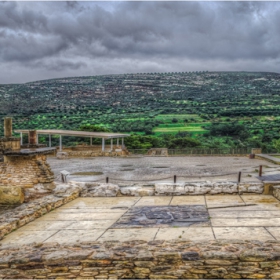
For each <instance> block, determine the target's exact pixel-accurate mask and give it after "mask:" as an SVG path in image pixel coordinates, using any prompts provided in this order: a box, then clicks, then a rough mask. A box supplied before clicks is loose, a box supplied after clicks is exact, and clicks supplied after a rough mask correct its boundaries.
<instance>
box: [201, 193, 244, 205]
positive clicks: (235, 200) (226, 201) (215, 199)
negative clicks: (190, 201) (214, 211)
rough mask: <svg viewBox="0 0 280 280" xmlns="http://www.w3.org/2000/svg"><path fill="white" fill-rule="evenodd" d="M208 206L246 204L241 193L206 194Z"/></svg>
mask: <svg viewBox="0 0 280 280" xmlns="http://www.w3.org/2000/svg"><path fill="white" fill-rule="evenodd" d="M205 198H206V205H207V207H220V206H230V205H245V203H244V202H243V200H242V199H241V198H240V196H239V195H206V196H205Z"/></svg>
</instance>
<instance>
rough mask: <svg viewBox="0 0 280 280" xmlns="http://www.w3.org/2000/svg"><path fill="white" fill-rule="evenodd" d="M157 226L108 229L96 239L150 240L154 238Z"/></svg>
mask: <svg viewBox="0 0 280 280" xmlns="http://www.w3.org/2000/svg"><path fill="white" fill-rule="evenodd" d="M157 231H158V228H137V229H133V228H125V229H108V230H107V231H106V232H105V233H104V234H103V235H102V237H100V238H99V239H98V241H109V240H117V241H120V242H121V241H131V240H145V241H151V240H153V239H154V237H155V235H156V233H157Z"/></svg>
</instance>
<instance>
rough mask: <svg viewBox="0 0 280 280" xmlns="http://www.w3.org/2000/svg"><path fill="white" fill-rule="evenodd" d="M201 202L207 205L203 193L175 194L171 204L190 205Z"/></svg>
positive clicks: (200, 203)
mask: <svg viewBox="0 0 280 280" xmlns="http://www.w3.org/2000/svg"><path fill="white" fill-rule="evenodd" d="M190 204H195V205H196V204H199V205H205V198H204V196H203V195H197V196H173V199H172V200H171V203H170V205H190Z"/></svg>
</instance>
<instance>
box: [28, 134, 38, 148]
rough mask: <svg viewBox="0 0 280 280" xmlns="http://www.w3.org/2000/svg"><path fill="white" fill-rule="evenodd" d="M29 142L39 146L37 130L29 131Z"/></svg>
mask: <svg viewBox="0 0 280 280" xmlns="http://www.w3.org/2000/svg"><path fill="white" fill-rule="evenodd" d="M28 142H29V144H30V145H37V131H36V130H29V131H28Z"/></svg>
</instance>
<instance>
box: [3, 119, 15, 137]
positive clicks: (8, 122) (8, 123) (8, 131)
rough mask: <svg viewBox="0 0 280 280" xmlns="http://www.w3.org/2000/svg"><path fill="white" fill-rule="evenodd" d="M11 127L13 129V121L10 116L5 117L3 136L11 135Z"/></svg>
mask: <svg viewBox="0 0 280 280" xmlns="http://www.w3.org/2000/svg"><path fill="white" fill-rule="evenodd" d="M12 129H13V123H12V118H5V119H4V136H5V137H7V138H9V137H12V134H13V132H12Z"/></svg>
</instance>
